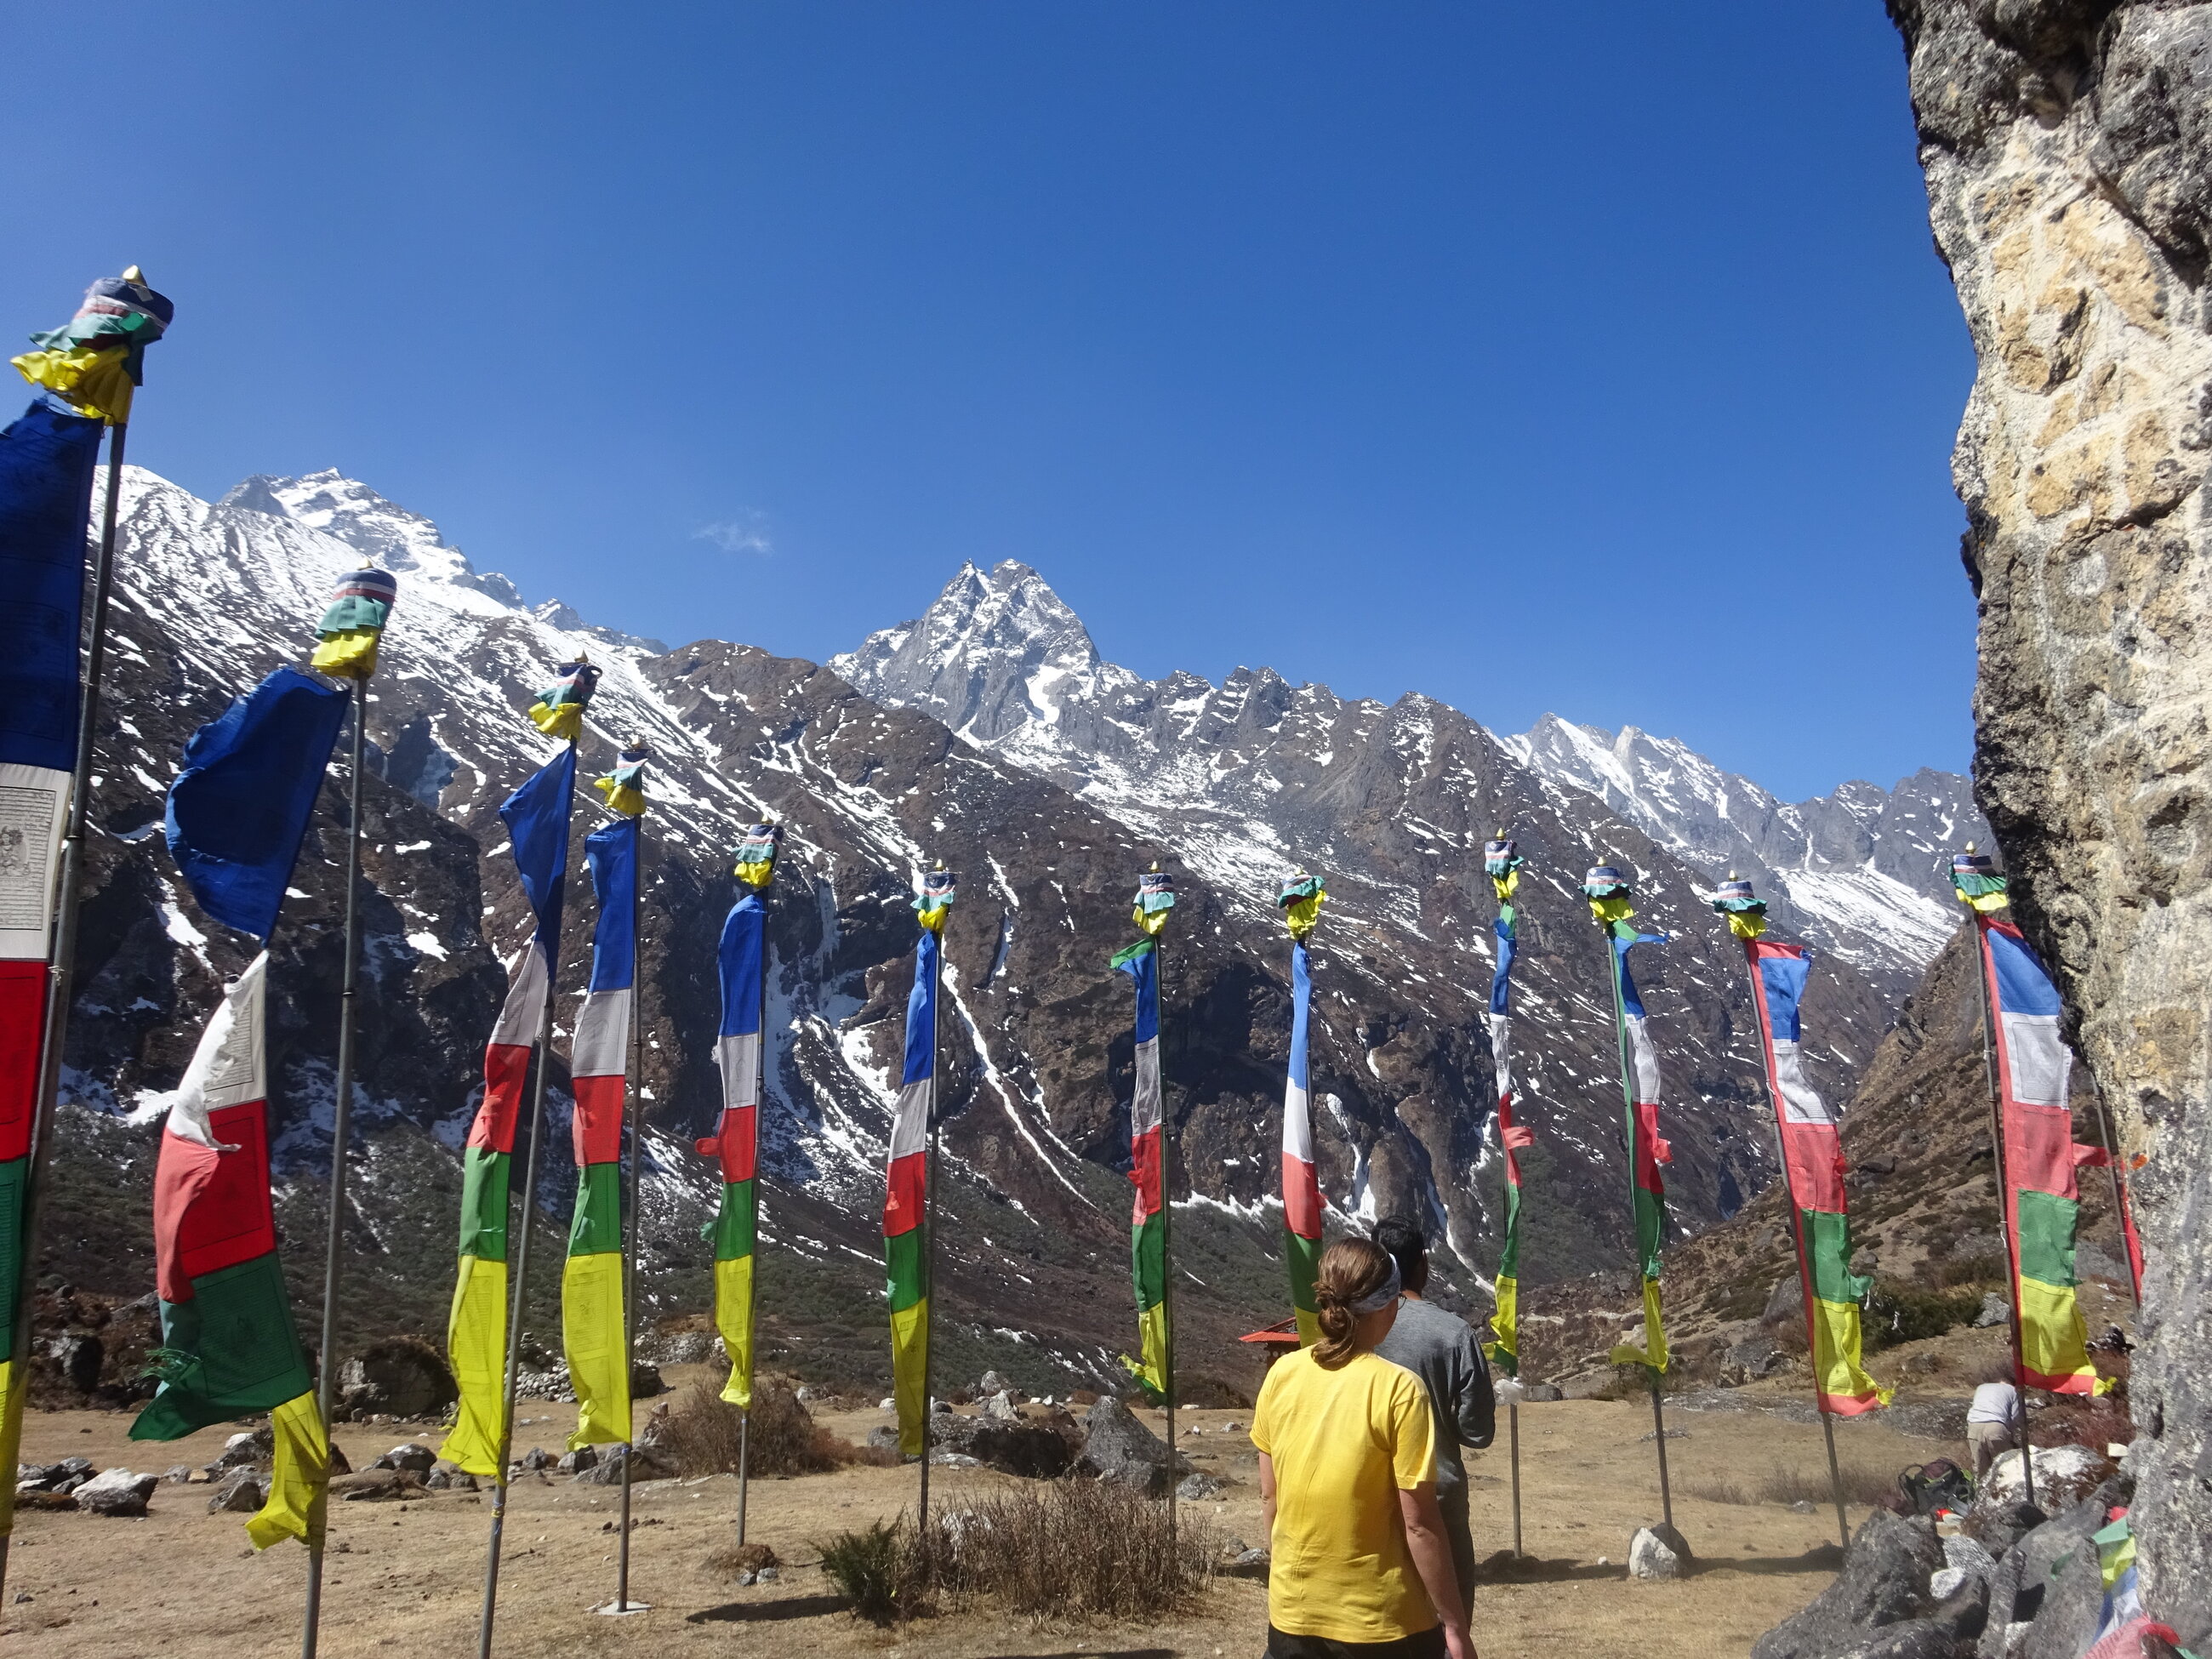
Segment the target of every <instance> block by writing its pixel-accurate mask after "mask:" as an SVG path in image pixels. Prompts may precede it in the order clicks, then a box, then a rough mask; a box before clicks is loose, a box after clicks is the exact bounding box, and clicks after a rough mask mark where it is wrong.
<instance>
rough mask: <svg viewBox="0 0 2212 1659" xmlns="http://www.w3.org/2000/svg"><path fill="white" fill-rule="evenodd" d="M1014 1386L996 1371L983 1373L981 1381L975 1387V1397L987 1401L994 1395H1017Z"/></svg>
mask: <svg viewBox="0 0 2212 1659" xmlns="http://www.w3.org/2000/svg"><path fill="white" fill-rule="evenodd" d="M994 1394H1018V1390H1017V1389H1015V1387H1014V1385H1013V1384H1012V1383H1010V1382H1008V1381H1007V1380H1006V1378H1005V1377H1003V1376H1000V1375H999V1374H998V1372H996V1371H985V1372H984V1373H983V1380H982V1381H981V1383H977V1384H976V1385H975V1397H976V1398H977V1399H978V1400H983V1399H987V1398H988V1397H989V1396H990V1395H994Z"/></svg>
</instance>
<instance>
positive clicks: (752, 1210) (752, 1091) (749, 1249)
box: [698, 823, 783, 1409]
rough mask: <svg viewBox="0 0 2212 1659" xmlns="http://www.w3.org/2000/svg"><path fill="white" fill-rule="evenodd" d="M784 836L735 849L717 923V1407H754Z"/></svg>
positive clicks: (775, 832)
mask: <svg viewBox="0 0 2212 1659" xmlns="http://www.w3.org/2000/svg"><path fill="white" fill-rule="evenodd" d="M782 836H783V831H782V830H781V829H780V828H778V827H777V826H775V824H769V823H757V824H755V825H754V826H753V827H752V828H751V829H750V830H748V831H747V832H746V834H745V839H744V845H743V846H741V847H740V848H738V860H737V877H738V888H739V891H738V902H736V903H735V904H733V905H732V906H731V907H730V914H729V916H728V917H727V919H726V920H725V921H723V923H722V945H721V951H720V963H721V979H722V1024H721V1030H720V1035H719V1036H718V1037H717V1038H716V1041H715V1044H714V1060H715V1063H716V1064H717V1065H718V1066H720V1068H721V1073H722V1103H721V1109H720V1113H719V1115H717V1117H716V1119H715V1124H714V1133H713V1134H711V1135H708V1136H706V1137H704V1138H703V1139H701V1140H700V1141H699V1143H698V1146H699V1151H700V1152H701V1153H702V1154H703V1155H704V1156H706V1157H708V1158H714V1159H715V1160H716V1161H717V1162H719V1163H720V1165H721V1170H722V1206H721V1208H720V1211H719V1212H717V1213H716V1215H715V1218H714V1223H713V1225H711V1226H710V1227H709V1228H708V1237H710V1238H712V1239H713V1240H714V1328H715V1329H716V1330H717V1331H719V1332H720V1333H721V1337H722V1346H723V1348H724V1349H725V1350H726V1352H728V1354H729V1356H730V1376H729V1380H728V1381H727V1382H726V1383H724V1384H723V1385H722V1398H723V1399H725V1400H726V1401H729V1402H730V1403H731V1404H732V1406H736V1407H740V1408H743V1409H750V1407H751V1406H752V1403H753V1239H754V1234H755V1232H756V1231H757V1222H758V1218H759V1215H760V1196H759V1192H758V1189H757V1187H756V1186H755V1185H754V1176H755V1174H756V1170H757V1164H758V1158H759V1146H760V1103H761V1079H762V1078H763V1074H764V1066H763V1045H764V1043H765V1041H766V1036H767V1034H766V1033H765V1032H764V1031H763V1030H762V1029H761V999H762V994H763V990H764V989H765V987H766V983H767V981H766V978H765V975H766V972H767V959H766V953H767V934H768V900H767V894H766V889H767V887H768V884H769V880H770V878H772V877H773V876H774V875H775V854H776V848H777V846H778V844H779V842H781V839H782Z"/></svg>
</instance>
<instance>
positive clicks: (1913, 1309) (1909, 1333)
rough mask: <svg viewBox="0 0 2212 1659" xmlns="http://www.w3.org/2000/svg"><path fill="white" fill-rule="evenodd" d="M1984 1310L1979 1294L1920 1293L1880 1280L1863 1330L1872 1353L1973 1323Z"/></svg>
mask: <svg viewBox="0 0 2212 1659" xmlns="http://www.w3.org/2000/svg"><path fill="white" fill-rule="evenodd" d="M1981 1310H1982V1295H1981V1292H1980V1291H1971V1290H1968V1291H1948V1292H1946V1291H1917V1290H1914V1289H1912V1288H1911V1286H1910V1285H1899V1284H1898V1283H1897V1282H1896V1281H1895V1280H1893V1279H1877V1280H1875V1286H1874V1289H1873V1290H1872V1291H1869V1293H1868V1296H1867V1299H1866V1310H1865V1313H1864V1316H1863V1319H1862V1322H1861V1328H1862V1329H1863V1331H1864V1333H1865V1340H1866V1346H1867V1347H1868V1348H1869V1350H1875V1349H1881V1348H1889V1347H1894V1346H1897V1345H1898V1344H1899V1343H1900V1342H1917V1341H1920V1340H1922V1339H1923V1338H1925V1337H1930V1336H1941V1335H1942V1334H1943V1333H1944V1332H1946V1331H1948V1330H1952V1329H1954V1328H1957V1327H1959V1326H1960V1325H1967V1324H1972V1322H1973V1319H1974V1316H1975V1315H1977V1314H1978V1313H1979V1312H1981Z"/></svg>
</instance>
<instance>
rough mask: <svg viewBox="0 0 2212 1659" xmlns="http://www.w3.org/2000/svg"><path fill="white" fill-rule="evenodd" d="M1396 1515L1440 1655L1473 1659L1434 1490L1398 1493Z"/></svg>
mask: <svg viewBox="0 0 2212 1659" xmlns="http://www.w3.org/2000/svg"><path fill="white" fill-rule="evenodd" d="M1260 1467H1261V1476H1260V1481H1261V1485H1260V1491H1261V1504H1263V1505H1265V1506H1267V1507H1268V1508H1269V1509H1270V1510H1272V1507H1273V1506H1272V1504H1269V1500H1268V1498H1267V1492H1268V1490H1269V1487H1270V1484H1271V1481H1272V1476H1271V1475H1270V1474H1268V1472H1267V1464H1266V1462H1265V1461H1264V1460H1262V1462H1261V1466H1260ZM1398 1515H1399V1518H1400V1519H1401V1520H1402V1521H1404V1522H1405V1523H1406V1547H1407V1551H1408V1552H1410V1553H1411V1554H1412V1555H1413V1568H1414V1571H1417V1572H1419V1574H1420V1575H1421V1585H1422V1588H1424V1589H1426V1590H1427V1591H1428V1593H1429V1605H1430V1606H1431V1607H1434V1608H1435V1609H1436V1610H1437V1618H1438V1619H1439V1620H1442V1621H1443V1627H1444V1651H1445V1653H1446V1654H1447V1655H1448V1656H1449V1659H1476V1654H1475V1651H1474V1637H1473V1636H1471V1635H1470V1634H1469V1633H1468V1627H1467V1604H1466V1603H1465V1602H1464V1601H1461V1600H1460V1595H1459V1570H1458V1569H1457V1568H1456V1567H1455V1566H1454V1565H1452V1555H1451V1543H1450V1541H1449V1539H1447V1538H1446V1537H1445V1536H1444V1516H1443V1510H1441V1509H1439V1508H1438V1507H1437V1486H1436V1482H1435V1481H1433V1480H1424V1481H1423V1482H1421V1484H1420V1485H1419V1486H1415V1487H1413V1489H1411V1490H1410V1491H1408V1490H1407V1489H1406V1488H1404V1487H1402V1486H1401V1487H1400V1488H1399V1491H1398Z"/></svg>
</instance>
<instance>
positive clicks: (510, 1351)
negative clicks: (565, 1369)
mask: <svg viewBox="0 0 2212 1659" xmlns="http://www.w3.org/2000/svg"><path fill="white" fill-rule="evenodd" d="M575 746H576V743H575V739H574V738H570V739H569V740H568V747H569V749H570V750H574V748H575ZM574 788H575V785H574V782H573V781H572V782H571V783H570V785H569V789H570V792H571V796H572V799H573V795H574ZM561 873H562V881H563V882H564V883H565V882H566V880H567V878H568V852H567V849H566V848H563V849H562V854H561ZM529 948H530V949H531V950H533V951H535V950H536V949H538V940H537V937H536V935H535V934H534V933H533V934H532V938H531V941H530V945H529ZM555 955H556V960H553V961H549V962H548V963H546V964H545V1000H544V1002H542V1003H541V1004H539V1005H538V1055H537V1060H538V1079H537V1085H536V1087H535V1088H534V1089H532V1091H531V1097H530V1138H529V1139H528V1141H527V1142H526V1144H525V1149H524V1153H523V1157H524V1163H523V1166H522V1224H521V1236H520V1238H519V1239H518V1240H517V1241H516V1243H515V1247H514V1282H513V1284H512V1285H509V1286H508V1287H507V1381H506V1384H505V1391H504V1393H503V1395H502V1396H501V1408H500V1425H499V1457H498V1459H497V1468H498V1471H499V1472H498V1473H497V1474H495V1475H493V1477H492V1481H493V1486H492V1491H491V1547H490V1550H489V1553H488V1554H487V1555H486V1557H485V1560H484V1587H483V1613H482V1614H481V1615H480V1616H479V1617H478V1619H477V1659H491V1632H492V1623H493V1620H495V1619H496V1618H497V1617H498V1616H499V1555H500V1544H501V1539H502V1538H503V1537H504V1536H505V1534H506V1531H507V1465H508V1462H509V1460H510V1459H511V1458H512V1457H513V1454H514V1392H515V1385H516V1384H517V1383H519V1382H520V1380H521V1370H522V1312H523V1295H524V1286H525V1285H527V1284H528V1283H529V1280H530V1224H531V1223H532V1221H534V1220H536V1219H537V1217H538V1140H539V1138H540V1136H541V1135H542V1134H543V1133H544V1127H545V1077H546V1073H548V1072H549V1071H550V1069H551V1068H552V1063H553V987H554V982H555V981H556V980H557V979H558V978H559V977H560V973H561V964H560V963H559V961H558V960H557V957H558V948H557V945H556V951H555Z"/></svg>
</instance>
